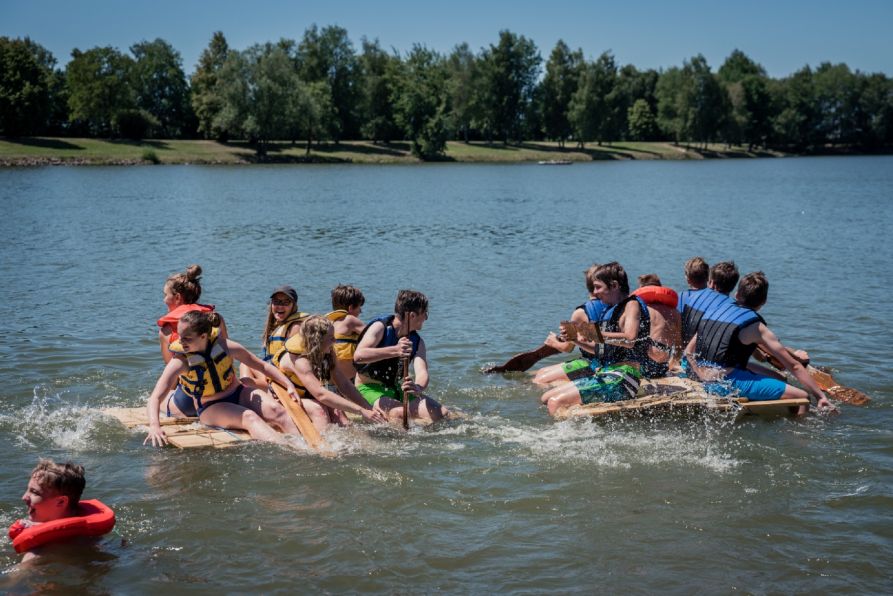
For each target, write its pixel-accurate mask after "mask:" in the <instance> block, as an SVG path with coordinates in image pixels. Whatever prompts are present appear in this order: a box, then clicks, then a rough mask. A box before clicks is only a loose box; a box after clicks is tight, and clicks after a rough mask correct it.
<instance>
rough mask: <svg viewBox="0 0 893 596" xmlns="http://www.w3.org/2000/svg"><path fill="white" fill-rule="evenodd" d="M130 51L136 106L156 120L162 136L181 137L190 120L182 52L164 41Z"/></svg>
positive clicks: (136, 45) (145, 44) (187, 88)
mask: <svg viewBox="0 0 893 596" xmlns="http://www.w3.org/2000/svg"><path fill="white" fill-rule="evenodd" d="M130 52H131V54H133V57H134V60H135V61H134V64H133V67H132V68H131V83H132V85H133V89H134V92H135V94H136V104H137V107H139V108H140V109H143V110H145V111H147V112H149V113H150V114H152V116H154V117H155V119H156V120H157V121H158V134H159V135H160V136H162V137H164V138H171V137H179V136H182V135H183V133H184V132H185V130H184V129H185V128H186V125H187V121H188V118H189V86H188V85H187V84H186V75H185V74H184V73H183V66H182V64H183V60H182V59H181V58H180V53H179V52H177V51H176V50H175V49H174V48H173V47H172V46H171V45H170V44H169V43H167V42H166V41H164V40H163V39H156V40H155V41H151V42H150V41H142V42H140V43H137V44H134V45H132V46H131V47H130Z"/></svg>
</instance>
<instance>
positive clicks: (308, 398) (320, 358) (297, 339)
mask: <svg viewBox="0 0 893 596" xmlns="http://www.w3.org/2000/svg"><path fill="white" fill-rule="evenodd" d="M334 346H335V329H334V326H333V325H332V322H331V321H329V320H328V319H327V318H325V317H323V316H320V315H313V316H310V317H308V318H307V319H305V320H304V322H303V323H302V324H301V329H300V331H299V332H298V334H297V335H294V336H293V337H291V338H290V339H289V340H288V341H286V342H285V346H284V347H283V349H282V350H280V351H279V353H278V354H277V355H276V356H275V357H274V358H273V362H274V363H276V365H277V366H278V367H279V369H280V370H281V371H282V372H284V373H285V374H286V376H288V378H289V380H290V381H292V382H294V385H295V388H296V389H297V392H298V394H299V395H300V396H301V398H302V399H301V404H302V405H303V406H304V409H305V410H306V411H307V414H308V415H309V416H310V418H311V420H313V425H314V426H315V427H316V428H317V430H319V431H323V430H325V428H326V427H327V426H328V425H329V422H330V416H329V414H328V412H327V411H326V407H328V408H332V409H335V410H342V411H345V412H353V413H354V414H359V415H360V416H362V417H363V418H364V419H366V420H368V421H369V422H387V418H385V416H384V415H383V414H382V413H381V412H379V411H378V410H373V409H372V406H371V405H370V404H369V402H367V401H366V400H365V399H364V398H363V396H362V395H360V392H359V391H357V388H356V387H354V385H353V383H352V382H351V380H350V379H348V378H347V377H346V376H345V375H344V374H343V373H342V372H341V371H340V370H338V368H337V367H336V366H335V350H334ZM329 382H331V383H334V385H335V387H336V388H337V389H338V391H340V392H341V393H342V395H343V396H344V397H342V396H341V395H338V394H337V393H334V392H332V391H330V390H329V389H327V388H326V386H325V385H326V383H329Z"/></svg>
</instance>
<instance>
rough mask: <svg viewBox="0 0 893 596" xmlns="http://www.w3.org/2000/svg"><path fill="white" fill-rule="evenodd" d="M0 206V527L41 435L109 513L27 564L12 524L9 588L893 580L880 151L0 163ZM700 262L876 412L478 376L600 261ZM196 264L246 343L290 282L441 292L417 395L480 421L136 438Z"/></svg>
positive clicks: (676, 267) (322, 291)
mask: <svg viewBox="0 0 893 596" xmlns="http://www.w3.org/2000/svg"><path fill="white" fill-rule="evenodd" d="M0 208H2V220H0V233H2V237H3V238H4V242H3V244H2V246H0V378H2V385H0V450H2V452H3V453H4V454H5V455H4V458H3V463H2V464H0V494H2V499H0V525H4V527H5V525H8V524H10V523H12V522H13V521H14V520H15V519H17V518H19V517H22V516H23V515H24V514H25V510H24V507H23V505H22V503H21V501H20V500H19V498H20V496H21V494H22V492H23V491H24V487H25V484H26V482H27V477H28V473H29V471H30V469H31V468H32V467H33V466H34V464H35V463H36V460H37V458H38V457H39V456H45V457H52V458H54V459H57V460H65V459H69V458H70V459H72V460H75V461H77V462H80V463H83V464H84V465H85V466H86V468H87V478H88V480H87V491H86V493H85V497H89V498H99V499H101V500H103V501H104V502H106V503H107V504H109V505H110V506H112V507H113V508H114V509H115V511H116V512H117V516H118V523H117V526H116V529H115V531H114V533H112V534H110V535H108V536H107V537H106V538H105V539H104V540H102V541H101V542H100V543H99V544H98V545H97V546H96V547H95V549H92V550H86V551H85V550H83V549H74V550H70V551H64V550H63V551H62V552H60V553H58V554H57V555H56V556H55V557H52V558H50V559H49V560H47V562H45V563H44V564H42V565H40V566H38V567H37V568H35V569H31V570H28V571H23V570H21V569H19V568H18V567H17V565H16V563H17V560H18V559H17V557H16V556H14V554H13V552H12V549H11V546H10V544H9V541H8V540H7V539H6V538H3V539H2V541H0V547H2V554H0V567H2V569H3V570H4V572H3V575H2V576H0V590H6V591H11V592H13V593H31V592H35V591H36V592H41V593H53V592H55V593H66V594H71V593H79V592H84V593H157V592H159V591H161V590H164V591H167V592H169V593H172V594H174V593H199V592H208V591H211V590H213V591H216V592H249V591H251V592H265V593H276V592H279V593H286V592H295V591H299V592H305V593H319V592H343V591H364V592H365V591H368V592H384V593H393V592H398V593H416V592H449V593H457V592H458V593H481V592H523V593H553V592H593V591H598V592H656V591H669V592H677V593H692V592H706V593H716V592H723V593H726V592H733V591H740V592H754V593H766V592H780V593H790V592H816V591H818V592H831V591H834V592H853V593H868V592H887V593H889V592H890V591H891V590H893V579H891V571H890V570H891V568H893V522H891V514H893V407H891V404H893V379H891V367H890V361H891V357H893V342H891V341H890V335H891V332H893V325H891V323H890V319H889V316H888V315H887V313H886V312H885V311H886V310H887V309H888V308H889V307H890V306H891V301H890V298H889V296H890V279H891V273H893V265H891V260H893V249H891V243H890V233H891V230H893V158H890V157H827V158H802V159H770V160H735V161H705V162H617V163H592V164H575V165H573V166H572V167H562V168H552V167H541V166H536V165H500V166H493V165H456V164H442V165H424V166H387V167H380V166H373V167H366V166H343V167H342V166H300V167H294V166H276V167H262V166H257V167H254V166H252V167H196V166H159V167H112V168H104V167H78V168H71V167H55V168H37V169H5V170H0ZM696 254H699V255H703V256H704V257H705V258H706V259H707V260H708V262H710V263H713V262H715V261H718V260H725V259H734V260H735V261H736V262H737V264H738V266H739V268H740V269H741V271H742V273H744V272H747V271H752V270H755V269H761V270H763V271H765V272H766V274H767V276H768V278H769V280H770V283H771V287H770V294H769V303H768V304H767V306H766V307H765V309H764V311H763V314H764V316H765V317H766V319H767V320H768V321H769V323H770V325H771V326H772V327H773V328H774V329H775V330H776V331H777V333H778V334H779V336H780V337H781V339H782V340H783V341H784V342H785V343H786V344H788V345H792V346H796V347H803V348H806V349H807V350H808V351H809V352H810V354H811V356H812V358H813V362H814V363H816V364H819V365H827V366H830V367H832V368H833V369H834V370H835V375H836V377H837V378H838V380H840V381H841V382H843V383H844V384H846V385H850V386H853V387H856V388H859V389H861V390H862V391H865V392H866V393H867V394H869V395H870V396H871V397H872V398H873V402H872V403H871V404H870V405H869V406H868V407H864V408H856V407H847V406H842V407H841V413H840V415H839V416H836V417H827V416H817V415H810V416H809V417H808V418H807V419H805V420H802V421H791V420H775V421H761V420H755V421H747V422H744V423H739V424H735V423H733V422H731V421H730V420H727V419H724V418H711V419H697V418H696V419H689V420H685V419H683V420H650V421H649V420H645V421H626V422H619V421H618V422H608V423H591V422H588V421H587V422H581V421H572V422H560V423H556V422H553V421H552V420H551V419H550V418H549V417H548V415H547V414H546V413H545V411H544V409H543V408H541V407H539V401H538V396H539V392H538V391H537V390H536V389H535V388H534V387H533V386H532V385H530V384H529V383H527V382H525V380H524V378H523V376H501V375H496V376H487V375H483V374H482V373H481V372H480V371H481V367H482V366H484V365H486V364H492V363H496V362H501V361H504V360H505V359H506V358H507V357H508V356H510V355H511V354H513V353H515V352H518V351H523V350H527V349H531V348H534V347H536V346H537V345H539V343H540V341H541V340H542V339H543V338H544V337H545V335H546V333H547V332H548V331H549V330H551V329H554V328H556V326H557V323H558V321H559V320H561V319H563V318H565V317H567V315H568V314H569V313H570V312H571V310H572V309H573V307H574V306H575V305H577V304H580V303H581V302H583V300H584V299H585V288H584V286H583V278H582V271H583V270H584V269H585V268H586V267H587V266H588V265H589V264H590V263H592V262H594V261H597V262H606V261H608V260H612V259H616V260H618V261H620V262H621V263H622V264H623V265H624V266H625V267H626V269H627V271H628V273H629V274H630V276H631V278H632V279H633V280H634V279H635V276H636V275H639V274H642V273H649V272H654V273H657V274H659V275H660V276H661V278H662V279H663V280H664V283H665V284H666V285H670V286H673V287H675V288H677V289H681V288H682V287H683V285H684V284H683V275H682V265H683V262H684V261H685V260H686V259H687V258H689V257H691V256H693V255H696ZM191 263H199V264H201V265H202V267H203V268H204V270H205V275H204V277H203V280H202V284H203V287H204V293H203V295H202V301H203V302H209V303H213V304H215V305H216V306H217V308H218V310H219V311H220V312H221V313H223V314H224V316H225V317H226V319H227V324H228V326H229V330H230V335H231V336H232V337H233V338H234V339H236V340H238V341H241V342H242V343H244V344H245V345H246V346H248V347H249V348H251V349H254V350H256V351H259V349H260V335H261V332H262V325H263V317H264V309H265V303H266V300H267V296H269V292H270V291H271V290H272V289H273V288H274V287H276V286H278V285H281V284H283V283H288V284H291V285H294V286H295V287H296V288H297V289H298V292H299V294H300V306H301V308H302V310H309V311H316V312H325V311H327V310H329V309H330V304H329V291H330V289H331V288H332V287H333V286H335V285H336V284H338V283H351V284H354V285H357V286H359V287H360V288H362V289H363V291H364V292H365V295H366V298H367V301H366V306H365V310H364V316H367V317H372V316H375V315H377V314H382V313H385V312H389V311H390V309H391V308H392V305H393V300H394V296H395V294H396V291H397V290H398V289H400V288H404V287H408V288H414V289H418V290H421V291H423V292H425V293H426V294H428V296H429V298H430V300H431V307H430V319H429V321H428V323H427V324H426V326H425V329H424V332H423V335H424V337H425V338H426V341H427V343H428V352H429V360H430V367H431V370H432V382H431V386H430V393H431V394H432V395H434V396H436V397H438V398H439V399H440V400H441V401H443V402H444V403H445V404H448V405H450V406H453V407H455V408H458V409H460V410H462V411H463V412H465V413H466V414H467V417H466V418H465V419H463V420H460V421H455V422H450V423H447V424H443V425H440V426H436V427H434V428H431V429H413V430H412V431H411V432H410V433H409V434H408V435H407V434H404V433H403V432H401V431H398V430H392V429H387V428H381V427H375V428H370V427H364V426H362V425H358V426H354V427H353V428H350V429H339V430H334V431H332V432H331V433H329V435H328V439H329V441H330V443H331V444H332V445H333V446H334V447H335V448H336V450H337V452H338V456H337V457H336V458H334V459H322V458H320V457H318V456H316V455H313V454H312V453H310V452H308V451H304V450H301V449H297V448H295V449H286V448H280V447H273V446H269V445H262V444H247V445H244V446H240V447H237V448H233V449H228V450H185V451H179V450H176V449H173V448H169V449H153V448H150V447H144V446H143V445H142V441H143V437H144V436H145V433H144V432H137V431H133V432H131V431H127V430H125V429H124V428H123V427H121V426H120V425H119V424H118V423H117V422H116V421H114V420H112V419H109V418H106V417H104V416H102V415H101V414H100V413H99V410H100V409H101V408H104V407H109V406H131V407H133V406H141V405H143V404H145V400H146V398H147V396H148V394H149V392H150V390H151V389H152V387H153V385H154V382H155V380H156V378H157V376H158V374H159V373H160V371H161V368H162V363H161V358H160V356H159V354H158V347H157V339H156V330H155V327H154V320H155V319H156V318H157V317H158V316H160V315H161V314H162V312H163V311H164V305H163V303H162V301H161V298H162V294H161V292H162V284H163V281H164V279H165V278H166V277H167V275H168V274H170V273H172V272H174V271H177V270H182V269H183V268H184V267H185V266H186V265H188V264H191ZM553 361H554V360H553Z"/></svg>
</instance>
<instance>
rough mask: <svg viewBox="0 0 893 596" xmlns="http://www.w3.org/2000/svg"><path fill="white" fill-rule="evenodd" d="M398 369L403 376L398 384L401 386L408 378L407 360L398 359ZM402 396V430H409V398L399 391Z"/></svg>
mask: <svg viewBox="0 0 893 596" xmlns="http://www.w3.org/2000/svg"><path fill="white" fill-rule="evenodd" d="M400 368H402V369H403V370H402V371H401V372H402V373H403V374H402V375H401V376H400V384H401V385H403V379H405V378H406V377H407V376H409V358H401V359H400ZM401 393H402V394H403V430H409V397H408V396H407V395H406V392H405V391H401Z"/></svg>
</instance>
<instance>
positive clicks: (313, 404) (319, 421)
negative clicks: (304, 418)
mask: <svg viewBox="0 0 893 596" xmlns="http://www.w3.org/2000/svg"><path fill="white" fill-rule="evenodd" d="M301 405H302V406H304V411H305V412H307V415H308V416H309V417H310V420H311V421H312V422H313V426H314V427H315V428H316V430H318V431H319V432H323V431H325V430H326V428H328V426H329V413H328V412H326V408H325V406H323V405H322V404H321V403H319V402H318V401H316V400H315V399H302V400H301Z"/></svg>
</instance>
